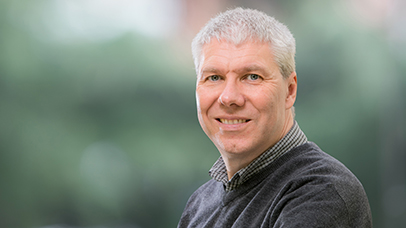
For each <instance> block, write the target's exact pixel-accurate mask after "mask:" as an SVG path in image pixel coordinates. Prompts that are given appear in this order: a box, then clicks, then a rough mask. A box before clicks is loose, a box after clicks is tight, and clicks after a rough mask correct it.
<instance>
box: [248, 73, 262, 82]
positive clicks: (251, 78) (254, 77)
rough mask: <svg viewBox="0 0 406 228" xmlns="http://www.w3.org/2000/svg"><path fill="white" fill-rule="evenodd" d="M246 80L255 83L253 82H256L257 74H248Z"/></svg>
mask: <svg viewBox="0 0 406 228" xmlns="http://www.w3.org/2000/svg"><path fill="white" fill-rule="evenodd" d="M247 78H248V79H249V80H251V81H255V80H258V79H259V78H260V77H259V75H258V74H249V75H247Z"/></svg>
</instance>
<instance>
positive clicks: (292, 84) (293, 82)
mask: <svg viewBox="0 0 406 228" xmlns="http://www.w3.org/2000/svg"><path fill="white" fill-rule="evenodd" d="M286 83H287V90H288V91H287V94H286V103H285V104H286V107H285V108H286V109H290V108H292V106H293V104H294V103H295V101H296V94H297V76H296V72H294V71H293V72H292V73H291V74H290V76H289V78H287V79H286Z"/></svg>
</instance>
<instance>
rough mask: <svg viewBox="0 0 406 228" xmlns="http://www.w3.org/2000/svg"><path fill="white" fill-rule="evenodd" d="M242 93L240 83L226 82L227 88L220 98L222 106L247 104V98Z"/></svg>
mask: <svg viewBox="0 0 406 228" xmlns="http://www.w3.org/2000/svg"><path fill="white" fill-rule="evenodd" d="M241 92H242V91H241V88H239V87H238V82H233V81H228V82H226V83H225V87H224V89H223V91H222V93H221V94H220V97H219V102H220V104H222V105H224V106H227V107H232V106H239V107H240V106H243V105H244V103H245V98H244V96H243V94H242V93H241Z"/></svg>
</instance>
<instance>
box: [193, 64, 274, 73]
mask: <svg viewBox="0 0 406 228" xmlns="http://www.w3.org/2000/svg"><path fill="white" fill-rule="evenodd" d="M252 71H261V72H263V73H265V72H266V70H265V69H264V68H263V67H262V66H260V65H257V64H251V65H247V66H245V67H242V68H240V69H237V70H235V72H237V73H246V72H252ZM221 72H222V71H221V70H220V69H218V68H216V67H211V66H208V67H205V68H203V69H202V71H201V73H202V74H207V73H214V74H221Z"/></svg>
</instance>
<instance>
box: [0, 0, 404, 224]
mask: <svg viewBox="0 0 406 228" xmlns="http://www.w3.org/2000/svg"><path fill="white" fill-rule="evenodd" d="M235 6H245V7H251V8H256V9H260V10H262V11H264V12H266V13H268V14H270V15H273V16H275V17H276V18H277V19H278V20H280V21H281V22H283V23H285V24H286V25H287V26H288V27H289V28H290V29H291V31H292V33H293V34H294V36H295V37H296V40H297V58H296V61H297V72H298V81H299V94H298V99H297V102H296V119H297V121H298V122H299V124H300V126H301V128H302V129H303V130H304V132H305V133H306V134H307V136H308V138H309V140H311V141H314V142H316V143H317V144H318V145H319V146H320V147H321V148H322V149H323V150H325V151H326V152H328V153H329V154H331V155H333V156H334V157H336V158H338V159H339V160H340V161H342V162H343V163H344V164H346V165H347V166H348V167H349V168H350V169H351V170H352V171H353V172H354V173H355V174H356V175H357V177H358V178H359V179H360V181H361V182H362V183H363V185H364V187H365V190H366V192H367V194H368V197H369V200H370V204H371V207H372V213H373V219H374V227H402V226H404V224H406V166H405V164H406V149H405V148H406V120H405V116H406V102H405V95H406V76H405V73H404V72H405V70H406V26H405V25H406V17H405V16H404V10H405V9H406V6H405V2H404V1H403V0H391V1H387V0H374V1H372V0H371V1H368V0H338V1H337V0H335V1H333V0H329V1H327V0H323V1H321V0H288V1H286V0H278V1H264V0H262V1H260V0H257V1H241V0H240V1H232V0H228V1H227V0H201V1H197V0H150V1H147V0H2V1H0V127H1V130H0V227H5V228H73V227H75V228H79V227H80V228H95V227H97V228H112V227H119V228H161V227H176V225H177V222H178V219H179V217H180V215H181V213H182V210H183V208H184V206H185V204H186V201H187V199H188V197H189V196H190V194H191V193H192V192H193V191H194V190H195V189H196V188H197V187H198V186H200V185H201V184H202V183H204V182H205V181H207V180H208V179H209V176H208V175H207V171H208V169H209V168H210V167H211V165H212V164H213V163H214V161H215V160H216V159H217V158H218V156H219V154H218V152H217V150H216V148H215V147H214V146H213V145H212V143H211V142H210V140H209V139H208V138H207V137H206V136H205V134H204V133H203V131H202V130H201V129H200V126H199V124H198V122H197V118H196V111H195V109H196V107H195V97H194V85H195V72H194V66H193V62H192V57H191V54H190V42H191V40H192V38H193V36H194V35H195V34H196V33H197V32H198V30H199V29H200V28H201V27H202V26H203V25H204V24H205V22H206V21H207V20H208V19H209V18H210V17H212V16H214V15H216V14H217V13H218V12H220V11H223V10H225V9H227V8H230V7H235Z"/></svg>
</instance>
